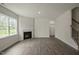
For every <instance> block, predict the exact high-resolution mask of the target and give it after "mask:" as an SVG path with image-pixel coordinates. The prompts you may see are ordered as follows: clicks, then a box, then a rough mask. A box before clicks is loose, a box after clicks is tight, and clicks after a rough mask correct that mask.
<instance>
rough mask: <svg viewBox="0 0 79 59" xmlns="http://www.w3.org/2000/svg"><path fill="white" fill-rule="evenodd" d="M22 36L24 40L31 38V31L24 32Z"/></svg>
mask: <svg viewBox="0 0 79 59" xmlns="http://www.w3.org/2000/svg"><path fill="white" fill-rule="evenodd" d="M23 36H24V40H25V39H31V38H32V32H24V34H23Z"/></svg>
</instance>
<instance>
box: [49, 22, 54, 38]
mask: <svg viewBox="0 0 79 59" xmlns="http://www.w3.org/2000/svg"><path fill="white" fill-rule="evenodd" d="M49 24H50V26H49V35H50V37H54V36H55V21H50V22H49Z"/></svg>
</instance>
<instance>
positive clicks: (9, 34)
mask: <svg viewBox="0 0 79 59" xmlns="http://www.w3.org/2000/svg"><path fill="white" fill-rule="evenodd" d="M0 14H2V15H4V16H5V17H8V34H7V36H6V35H5V36H3V37H0V39H1V38H7V37H10V36H15V35H17V34H18V31H17V18H14V17H11V16H8V15H5V14H3V13H0ZM10 18H13V19H14V20H16V27H15V30H16V33H15V34H11V33H10V22H9V21H10Z"/></svg>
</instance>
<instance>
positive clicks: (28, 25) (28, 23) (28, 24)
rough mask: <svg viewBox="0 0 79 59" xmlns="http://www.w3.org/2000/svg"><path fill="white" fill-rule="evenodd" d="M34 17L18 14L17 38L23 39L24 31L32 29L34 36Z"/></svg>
mask: <svg viewBox="0 0 79 59" xmlns="http://www.w3.org/2000/svg"><path fill="white" fill-rule="evenodd" d="M33 22H34V19H33V18H30V17H24V16H19V39H20V40H23V32H24V31H32V37H34V28H33V27H34V23H33Z"/></svg>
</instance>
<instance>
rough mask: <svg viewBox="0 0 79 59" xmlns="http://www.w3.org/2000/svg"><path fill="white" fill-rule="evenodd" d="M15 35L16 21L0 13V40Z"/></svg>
mask: <svg viewBox="0 0 79 59" xmlns="http://www.w3.org/2000/svg"><path fill="white" fill-rule="evenodd" d="M14 34H17V20H16V19H15V18H12V17H9V16H6V15H4V14H1V13H0V38H1V37H6V36H10V35H14Z"/></svg>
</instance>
